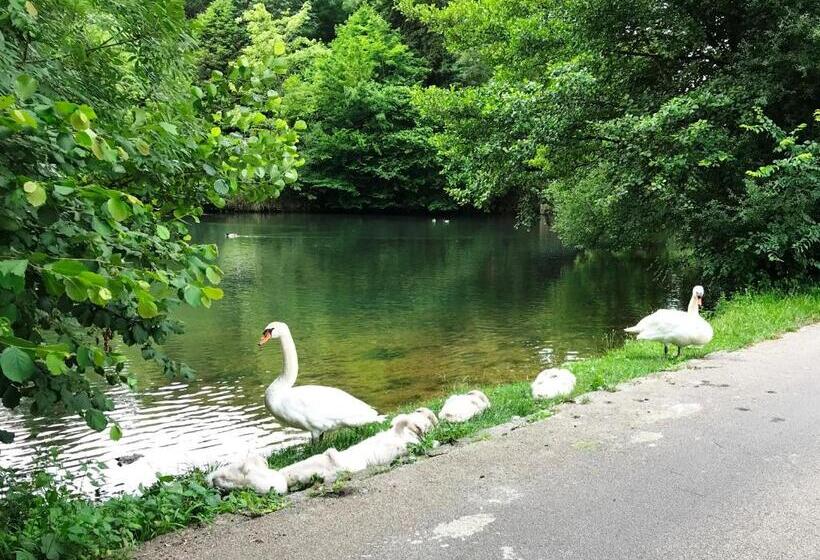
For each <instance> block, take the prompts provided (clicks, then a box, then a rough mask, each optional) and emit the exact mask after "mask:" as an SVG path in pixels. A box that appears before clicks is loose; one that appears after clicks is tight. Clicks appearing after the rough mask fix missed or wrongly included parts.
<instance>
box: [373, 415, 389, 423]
mask: <svg viewBox="0 0 820 560" xmlns="http://www.w3.org/2000/svg"><path fill="white" fill-rule="evenodd" d="M385 420H387V415H386V414H379V415H378V416H376V418H374V419H373V422H384V421H385Z"/></svg>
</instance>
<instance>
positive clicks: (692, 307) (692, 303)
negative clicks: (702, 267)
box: [283, 294, 700, 344]
mask: <svg viewBox="0 0 820 560" xmlns="http://www.w3.org/2000/svg"><path fill="white" fill-rule="evenodd" d="M688 311H689V313H691V314H692V315H700V313H699V311H700V306H699V305H698V296H696V295H695V294H692V299H690V300H689V309H688ZM283 344H284V341H283Z"/></svg>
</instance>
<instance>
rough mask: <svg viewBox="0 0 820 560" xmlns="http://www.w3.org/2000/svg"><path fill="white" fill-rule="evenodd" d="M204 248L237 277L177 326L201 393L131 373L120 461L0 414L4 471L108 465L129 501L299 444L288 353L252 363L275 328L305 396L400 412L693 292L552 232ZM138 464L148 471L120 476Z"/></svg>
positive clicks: (253, 218)
mask: <svg viewBox="0 0 820 560" xmlns="http://www.w3.org/2000/svg"><path fill="white" fill-rule="evenodd" d="M229 232H230V233H237V234H239V237H238V238H232V239H229V238H226V234H227V233H229ZM193 234H194V236H195V239H196V240H198V241H201V242H207V243H216V244H217V245H218V246H219V254H220V257H219V264H220V266H221V267H222V268H223V270H224V272H225V278H224V280H223V282H222V285H221V286H222V288H223V289H224V291H225V297H224V299H223V300H222V301H220V302H218V303H215V304H214V306H213V308H212V309H210V310H207V311H203V310H191V309H182V310H180V312H179V313H178V316H179V318H180V319H182V320H183V321H184V322H185V323H186V325H187V329H186V333H185V334H184V335H180V336H177V337H174V338H173V339H172V340H171V341H170V342H169V343H168V344H167V345H166V347H165V348H166V351H167V352H168V354H169V355H171V356H172V357H174V358H177V359H180V360H183V361H185V362H187V363H188V364H189V365H191V366H192V367H193V368H194V369H195V370H196V372H197V377H196V379H195V380H193V381H191V382H188V383H182V382H173V383H169V382H168V380H166V379H165V378H164V377H163V376H162V375H161V373H159V372H158V371H157V370H156V369H155V368H153V367H151V366H150V365H149V364H145V363H143V362H141V361H139V360H134V361H133V362H131V363H130V364H129V367H130V368H131V370H132V371H134V372H135V374H136V376H137V378H138V380H139V387H138V390H137V391H128V390H125V389H122V388H113V389H112V390H111V394H112V396H113V398H114V399H115V401H116V403H117V409H116V411H115V413H114V417H115V418H116V419H117V420H118V421H119V423H120V424H121V425H122V427H123V430H124V433H125V435H124V436H123V438H122V440H120V441H119V442H117V443H115V442H111V441H109V440H108V438H107V435H105V434H96V433H93V432H90V431H89V430H88V429H87V428H86V427H85V426H84V424H82V423H81V422H80V421H78V420H77V419H76V418H73V417H66V418H59V419H48V420H32V419H29V418H25V417H24V416H21V415H18V414H11V413H9V412H7V411H3V412H0V422H2V423H3V424H4V426H10V427H11V429H13V430H14V431H15V433H16V434H17V438H18V439H17V442H16V443H15V444H13V445H12V446H5V447H3V448H2V449H0V464H2V465H4V466H10V465H11V466H17V467H26V466H27V465H29V464H30V463H31V461H32V457H34V456H35V455H36V454H37V453H38V452H41V451H42V450H44V449H46V448H48V447H50V446H59V448H60V450H61V454H62V460H63V462H64V463H63V464H64V466H65V467H68V468H69V469H76V468H78V467H79V466H81V465H82V464H84V463H87V462H88V461H90V460H92V459H96V460H100V461H102V462H104V463H106V464H108V465H109V468H108V469H107V478H108V488H109V489H110V490H130V489H133V488H134V487H135V485H136V484H137V483H139V482H149V481H150V480H151V479H152V477H153V475H154V472H156V471H158V470H159V471H167V472H175V471H179V470H181V469H184V468H186V467H188V466H190V465H195V464H202V463H208V462H213V461H217V460H224V459H226V458H232V457H235V456H236V455H237V454H240V453H244V452H247V451H248V450H251V449H257V450H270V449H273V448H276V447H279V446H283V445H288V444H292V443H294V442H297V441H301V439H302V438H303V437H304V434H303V433H301V432H298V431H297V430H292V429H282V428H281V427H279V426H278V425H277V424H276V422H275V421H274V420H273V419H272V418H271V417H270V416H269V415H268V413H267V411H266V410H265V408H264V404H263V394H264V390H265V387H266V385H267V384H268V383H270V382H271V381H272V380H273V379H274V377H275V376H276V375H277V374H278V373H279V371H281V365H282V363H281V360H282V357H281V352H280V349H279V345H278V344H277V343H276V342H274V343H271V344H268V345H267V346H265V347H264V349H263V350H260V349H258V348H257V345H256V343H257V341H258V339H259V336H260V334H261V331H262V329H263V327H264V326H265V325H266V324H267V323H269V322H271V321H283V322H285V323H287V324H288V325H289V326H290V329H291V332H292V334H293V336H294V339H295V342H296V348H297V351H298V353H299V361H300V372H299V380H298V382H297V383H314V384H324V385H332V386H335V387H339V388H341V389H344V390H346V391H348V392H350V393H352V394H354V395H356V396H357V397H359V398H361V399H363V400H365V401H367V402H369V403H370V404H372V405H374V406H375V407H377V408H378V409H380V410H382V411H390V410H391V409H394V408H396V407H398V406H400V405H402V404H404V403H408V402H413V401H417V400H420V399H424V398H427V397H431V396H436V395H442V394H445V393H446V392H447V391H448V389H450V388H452V387H453V386H454V385H460V384H464V385H470V386H472V385H477V384H487V383H499V382H504V381H510V380H524V379H531V378H533V377H535V375H536V374H537V373H538V372H539V371H540V370H541V369H544V368H546V367H550V366H554V365H558V364H561V363H562V362H564V361H567V360H579V359H584V358H585V357H588V356H592V355H595V354H596V353H599V352H601V351H603V350H604V349H606V348H607V347H609V346H612V345H614V344H619V343H620V341H621V340H622V336H621V329H622V328H623V327H625V326H627V325H628V324H631V323H634V322H635V320H636V319H638V318H640V317H641V316H643V315H645V314H646V313H647V312H650V311H652V310H653V309H655V308H658V307H660V306H663V305H675V306H679V305H680V300H679V291H678V290H679V289H682V288H681V286H678V285H677V283H675V282H671V281H668V282H667V283H670V284H675V285H674V286H672V287H671V288H665V287H664V286H663V284H664V283H663V282H661V281H659V280H658V278H657V275H656V274H654V273H653V267H652V265H651V263H650V261H648V260H645V259H644V260H638V259H629V258H612V257H609V258H606V257H588V256H583V257H582V256H578V255H576V254H575V253H574V252H572V251H569V250H567V249H566V248H564V247H563V246H562V245H561V243H560V242H559V241H558V239H557V237H556V236H555V235H554V234H553V233H552V232H551V231H550V229H549V228H548V226H547V225H546V224H543V223H542V224H541V225H540V226H538V227H536V228H534V229H532V230H530V231H525V230H517V229H515V228H514V226H513V222H512V221H511V220H509V219H501V218H478V217H457V218H452V219H451V220H450V221H449V223H445V222H444V220H443V219H440V218H439V219H437V220H436V221H435V222H433V221H432V219H431V218H429V217H427V218H425V217H395V216H334V215H240V216H236V215H231V216H217V217H210V218H208V219H206V220H204V221H203V223H202V224H200V225H198V226H196V227H195V228H194V230H193ZM683 291H684V293H685V292H686V291H687V290H683ZM131 454H135V455H140V456H141V457H139V458H138V459H137V460H136V461H135V462H133V463H132V464H129V465H124V466H117V465H116V458H117V457H122V456H124V455H131Z"/></svg>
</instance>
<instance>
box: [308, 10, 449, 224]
mask: <svg viewBox="0 0 820 560" xmlns="http://www.w3.org/2000/svg"><path fill="white" fill-rule="evenodd" d="M425 72H426V69H425V67H424V66H423V64H422V62H421V61H420V60H419V59H418V58H417V57H416V56H415V55H414V54H413V53H412V52H411V51H410V50H409V49H408V47H407V46H406V45H404V44H403V43H402V42H401V39H400V37H399V35H398V34H397V33H396V32H395V31H393V30H392V29H390V27H389V25H388V24H387V22H386V21H385V20H384V18H382V17H381V16H380V15H379V14H378V13H377V12H376V11H375V10H374V9H373V8H371V7H369V6H362V7H361V8H359V9H358V10H357V11H356V12H355V13H354V14H353V15H351V16H350V18H349V19H348V20H347V22H346V23H345V24H344V25H343V26H341V27H339V28H338V30H337V36H336V38H335V39H334V40H333V41H332V42H331V43H330V45H329V51H328V53H327V54H326V55H325V56H321V57H318V58H317V59H316V61H315V64H314V66H313V68H312V69H311V74H310V79H309V84H310V85H309V88H310V90H311V93H312V97H313V101H314V106H313V111H312V112H311V113H310V114H307V115H305V120H308V121H309V122H311V123H312V127H311V128H310V130H309V131H308V133H307V134H306V137H305V157H306V160H307V165H306V168H305V173H304V177H303V183H304V184H305V185H306V189H305V190H306V193H307V195H308V196H309V197H311V198H315V199H317V200H318V203H319V204H321V205H325V206H331V207H336V208H382V209H384V208H437V207H447V206H448V203H447V201H446V199H445V198H444V197H443V196H442V193H441V189H440V187H439V182H438V178H437V172H438V168H437V166H436V165H435V162H434V158H433V154H432V151H431V149H430V148H429V145H428V137H429V135H430V130H429V129H427V128H426V127H423V126H421V125H420V124H419V123H418V114H417V111H416V110H415V109H414V107H413V106H412V104H411V102H410V96H411V91H412V86H414V85H415V84H418V83H419V80H421V78H422V77H423V76H424V74H425Z"/></svg>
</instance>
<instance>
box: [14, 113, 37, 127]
mask: <svg viewBox="0 0 820 560" xmlns="http://www.w3.org/2000/svg"><path fill="white" fill-rule="evenodd" d="M11 119H12V120H13V121H14V122H16V123H17V124H19V125H20V126H27V127H29V128H37V117H35V116H34V113H32V112H31V111H29V110H28V109H14V110H13V111H12V112H11Z"/></svg>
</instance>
